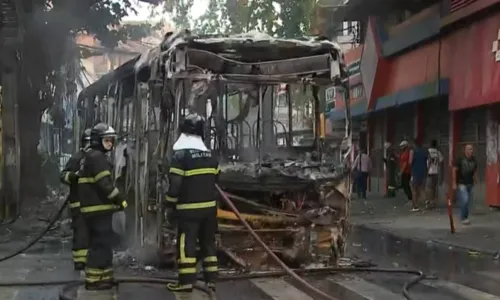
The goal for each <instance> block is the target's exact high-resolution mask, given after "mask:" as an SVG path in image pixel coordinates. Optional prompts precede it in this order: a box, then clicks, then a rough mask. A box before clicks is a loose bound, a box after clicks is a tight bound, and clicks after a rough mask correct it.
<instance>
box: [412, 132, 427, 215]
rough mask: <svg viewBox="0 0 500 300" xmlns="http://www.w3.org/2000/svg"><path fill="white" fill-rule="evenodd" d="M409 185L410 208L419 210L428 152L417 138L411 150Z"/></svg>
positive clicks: (423, 188) (423, 189)
mask: <svg viewBox="0 0 500 300" xmlns="http://www.w3.org/2000/svg"><path fill="white" fill-rule="evenodd" d="M411 153H412V154H411V156H410V157H411V185H412V192H413V194H412V210H411V211H414V212H415V211H419V210H420V208H419V200H420V195H422V194H423V193H424V191H425V179H426V177H427V157H428V152H427V151H426V150H425V149H424V148H423V147H422V145H421V143H420V141H419V140H415V143H414V148H413V151H412V152H411Z"/></svg>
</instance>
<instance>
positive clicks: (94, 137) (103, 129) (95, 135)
mask: <svg viewBox="0 0 500 300" xmlns="http://www.w3.org/2000/svg"><path fill="white" fill-rule="evenodd" d="M104 138H112V139H113V141H114V139H115V138H116V131H115V130H114V129H113V127H111V126H109V125H108V124H106V123H99V124H97V125H95V126H94V127H93V128H92V130H91V132H90V146H91V147H92V148H95V149H99V150H101V151H109V150H111V149H106V148H105V147H104V145H103V139H104Z"/></svg>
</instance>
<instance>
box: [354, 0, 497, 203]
mask: <svg viewBox="0 0 500 300" xmlns="http://www.w3.org/2000/svg"><path fill="white" fill-rule="evenodd" d="M353 2H356V1H353ZM357 2H358V5H359V2H362V1H357ZM353 5H354V4H353ZM366 28H367V29H366V33H365V35H364V44H363V51H362V55H361V66H360V69H361V77H362V83H363V86H364V90H365V94H366V110H367V112H368V113H367V117H368V128H369V129H368V130H369V133H368V144H369V145H370V146H369V148H370V150H371V155H372V157H373V159H374V161H375V160H377V161H378V160H381V156H382V155H383V144H384V142H386V141H389V142H392V143H393V144H395V143H399V142H400V141H401V140H403V139H411V138H415V139H418V140H420V141H422V142H423V143H424V145H426V144H427V145H428V144H429V143H430V141H431V140H433V139H435V140H437V141H438V143H439V146H440V148H441V150H442V152H444V154H445V157H446V165H447V166H448V168H447V171H446V172H445V174H444V175H445V176H444V178H443V180H444V183H445V184H444V185H443V186H444V187H445V188H444V190H446V189H447V188H449V186H451V185H450V184H449V181H450V180H449V179H450V175H451V166H452V162H453V160H454V158H455V157H456V155H457V154H459V153H461V151H462V146H463V145H464V144H466V143H471V144H473V145H474V146H475V153H476V158H477V160H478V162H479V175H480V176H479V177H480V181H481V182H480V184H479V185H478V187H477V188H476V191H475V199H476V201H484V202H485V203H486V204H488V205H491V206H500V183H499V182H500V180H499V179H498V178H500V163H499V153H500V130H499V124H500V105H499V104H498V103H499V102H500V51H498V53H497V50H499V49H500V46H499V45H498V44H499V43H500V0H469V1H456V0H445V1H442V2H439V3H436V4H434V5H432V6H429V7H426V8H424V9H422V10H421V11H420V12H418V13H416V14H414V15H413V16H411V17H410V18H408V19H407V20H405V21H404V22H402V23H399V24H397V25H392V26H390V25H387V22H384V20H382V19H381V18H378V17H376V16H373V17H369V18H368V22H366ZM383 177H384V170H383V167H376V168H375V170H374V178H372V187H373V189H374V190H375V191H381V192H383V190H384V184H383V179H382V178H383ZM443 192H444V191H443Z"/></svg>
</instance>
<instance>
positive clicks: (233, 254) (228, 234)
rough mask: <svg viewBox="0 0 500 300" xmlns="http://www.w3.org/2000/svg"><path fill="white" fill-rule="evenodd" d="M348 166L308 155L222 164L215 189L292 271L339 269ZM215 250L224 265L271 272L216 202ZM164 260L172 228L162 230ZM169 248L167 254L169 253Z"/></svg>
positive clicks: (268, 261) (258, 249)
mask: <svg viewBox="0 0 500 300" xmlns="http://www.w3.org/2000/svg"><path fill="white" fill-rule="evenodd" d="M348 175H349V171H348V168H347V167H346V166H345V165H342V164H335V163H332V162H328V161H326V160H323V161H321V162H320V161H317V160H314V159H311V155H306V157H305V158H302V159H295V160H294V159H272V158H269V157H268V158H266V159H265V160H263V162H262V163H258V162H253V163H231V164H225V165H223V166H221V175H220V178H219V185H220V187H221V188H222V189H223V190H224V191H225V193H226V196H228V197H229V198H230V199H231V200H232V201H233V202H234V204H235V205H236V206H237V207H238V210H240V211H241V212H242V216H243V218H244V219H245V220H246V221H247V222H248V223H249V224H250V226H251V227H252V228H253V229H254V230H255V231H256V232H257V234H258V235H259V236H260V238H261V239H262V240H263V241H264V242H265V243H266V244H267V245H268V246H269V247H270V248H271V249H272V251H273V252H274V253H275V254H276V255H278V256H279V257H280V258H281V259H283V261H285V262H286V263H287V264H289V265H290V266H291V267H296V268H298V267H303V266H305V265H307V264H310V263H320V264H324V265H337V262H338V260H339V258H341V257H342V256H343V253H344V240H345V235H346V231H347V221H346V216H347V212H346V210H347V207H348V205H347V203H348V197H349V196H348V192H347V191H348V190H349V189H348V187H347V180H346V179H347V178H348ZM219 203H220V206H219V209H218V214H217V217H218V220H219V239H218V247H219V253H220V256H221V257H224V259H225V260H223V263H224V265H226V266H229V267H231V268H237V269H241V270H245V271H257V270H270V269H275V268H276V267H277V266H276V265H274V263H273V261H272V259H271V258H270V257H268V255H267V253H266V252H265V251H264V249H262V248H261V247H260V246H259V244H258V243H257V242H256V241H255V240H254V238H253V237H252V236H251V235H250V234H249V233H248V232H247V230H246V229H245V228H244V227H243V226H242V224H241V223H240V221H239V219H238V218H237V217H236V215H235V214H234V213H233V212H231V211H230V210H229V209H228V208H226V207H224V205H223V202H222V201H220V202H219ZM163 242H164V245H165V247H164V248H163V251H164V255H163V256H164V258H166V257H169V259H171V260H173V259H175V248H173V247H172V245H173V244H174V243H175V230H172V228H167V227H165V228H164V239H163ZM169 249H170V250H169Z"/></svg>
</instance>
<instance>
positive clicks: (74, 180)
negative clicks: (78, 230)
mask: <svg viewBox="0 0 500 300" xmlns="http://www.w3.org/2000/svg"><path fill="white" fill-rule="evenodd" d="M83 156H84V151H83V150H80V151H78V152H77V153H75V154H73V155H72V156H71V158H70V159H69V160H68V162H67V163H66V166H65V167H64V169H63V170H62V172H61V182H62V183H64V184H66V185H68V186H69V207H70V208H71V214H72V215H73V216H75V215H76V214H78V213H79V212H80V201H79V198H78V191H77V187H78V176H77V174H76V173H77V172H78V171H79V170H80V161H81V160H82V158H83Z"/></svg>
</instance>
